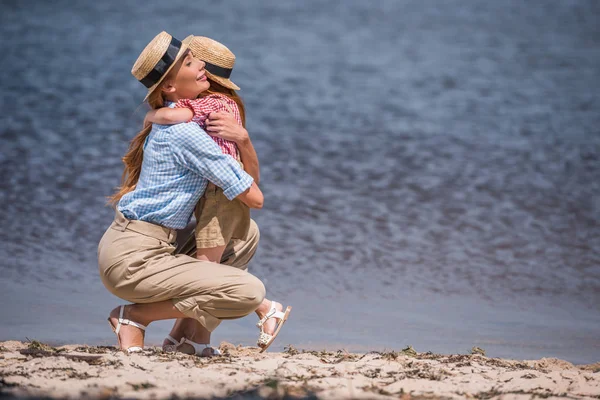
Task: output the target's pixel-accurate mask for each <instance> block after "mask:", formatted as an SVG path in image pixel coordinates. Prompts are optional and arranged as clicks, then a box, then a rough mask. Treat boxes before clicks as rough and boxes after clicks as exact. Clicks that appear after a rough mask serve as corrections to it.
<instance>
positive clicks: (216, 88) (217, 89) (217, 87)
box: [200, 76, 246, 128]
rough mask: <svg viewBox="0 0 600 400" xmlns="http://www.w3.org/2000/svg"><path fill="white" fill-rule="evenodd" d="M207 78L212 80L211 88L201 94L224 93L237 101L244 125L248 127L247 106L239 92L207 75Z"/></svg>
mask: <svg viewBox="0 0 600 400" xmlns="http://www.w3.org/2000/svg"><path fill="white" fill-rule="evenodd" d="M207 79H208V80H209V82H210V88H208V90H207V91H205V92H202V94H201V95H200V96H207V95H209V94H216V93H218V94H224V95H225V96H227V97H229V98H230V99H231V100H233V101H235V104H237V106H238V109H239V110H240V117H242V126H243V127H244V128H245V127H246V108H245V107H244V102H243V101H242V98H241V97H240V96H239V95H238V94H237V92H236V91H235V90H233V89H229V88H226V87H225V86H223V85H221V84H219V83H217V82H215V81H213V80H212V79H210V78H209V77H208V76H207Z"/></svg>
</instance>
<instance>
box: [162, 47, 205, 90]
mask: <svg viewBox="0 0 600 400" xmlns="http://www.w3.org/2000/svg"><path fill="white" fill-rule="evenodd" d="M182 58H183V60H182V62H181V64H179V65H176V66H175V67H174V68H173V71H171V72H173V73H174V75H172V78H171V79H170V83H169V84H170V85H171V86H172V87H173V88H174V91H173V93H172V94H174V95H175V97H177V98H178V99H195V98H196V97H198V95H199V94H200V93H202V92H204V91H205V90H207V89H208V88H209V87H210V83H209V82H208V80H207V79H206V70H205V69H204V66H205V65H206V64H205V63H204V61H200V60H198V59H196V58H194V57H193V56H192V52H191V51H188V53H187V54H186V55H185V56H184V57H182Z"/></svg>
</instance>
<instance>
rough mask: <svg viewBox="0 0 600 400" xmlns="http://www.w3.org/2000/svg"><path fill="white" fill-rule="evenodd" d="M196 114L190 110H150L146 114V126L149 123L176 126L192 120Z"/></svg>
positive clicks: (165, 108)
mask: <svg viewBox="0 0 600 400" xmlns="http://www.w3.org/2000/svg"><path fill="white" fill-rule="evenodd" d="M193 116H194V113H193V112H192V110H190V109H189V108H169V107H162V108H157V109H155V110H150V111H148V113H147V114H146V118H145V120H144V125H145V124H146V123H148V122H150V123H153V124H160V125H174V124H180V123H182V122H189V121H191V120H192V117H193Z"/></svg>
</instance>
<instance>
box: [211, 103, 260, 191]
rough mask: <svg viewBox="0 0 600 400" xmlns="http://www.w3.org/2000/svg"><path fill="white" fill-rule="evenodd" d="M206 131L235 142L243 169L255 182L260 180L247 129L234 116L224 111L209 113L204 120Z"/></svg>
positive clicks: (254, 151) (258, 168)
mask: <svg viewBox="0 0 600 400" xmlns="http://www.w3.org/2000/svg"><path fill="white" fill-rule="evenodd" d="M206 132H208V134H209V135H211V136H216V137H220V138H223V139H225V140H230V141H232V142H234V143H235V144H237V146H238V149H239V150H240V157H241V159H242V163H243V164H244V169H245V170H246V172H248V174H250V176H252V178H254V181H255V182H256V183H259V182H260V166H259V164H258V156H257V154H256V150H255V149H254V145H253V144H252V141H251V140H250V135H249V134H248V131H247V130H246V129H245V128H244V127H243V126H241V125H239V124H238V123H237V121H236V120H235V117H234V116H233V115H231V114H229V113H226V112H213V113H210V115H209V116H208V119H207V120H206Z"/></svg>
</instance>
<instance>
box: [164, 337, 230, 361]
mask: <svg viewBox="0 0 600 400" xmlns="http://www.w3.org/2000/svg"><path fill="white" fill-rule="evenodd" d="M166 340H168V341H169V342H171V343H173V345H174V346H173V351H177V348H178V347H179V346H181V345H182V344H189V345H190V346H192V347H193V348H194V355H196V356H199V357H213V356H220V355H221V351H220V350H219V349H215V348H214V347H210V343H196V342H192V341H191V340H190V339H187V338H185V337H182V338H181V340H180V341H179V342H178V341H177V340H175V338H174V337H173V336H171V335H167V337H166ZM202 346H204V347H202ZM206 349H210V351H211V353H212V354H211V355H205V353H204V351H205V350H206Z"/></svg>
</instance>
